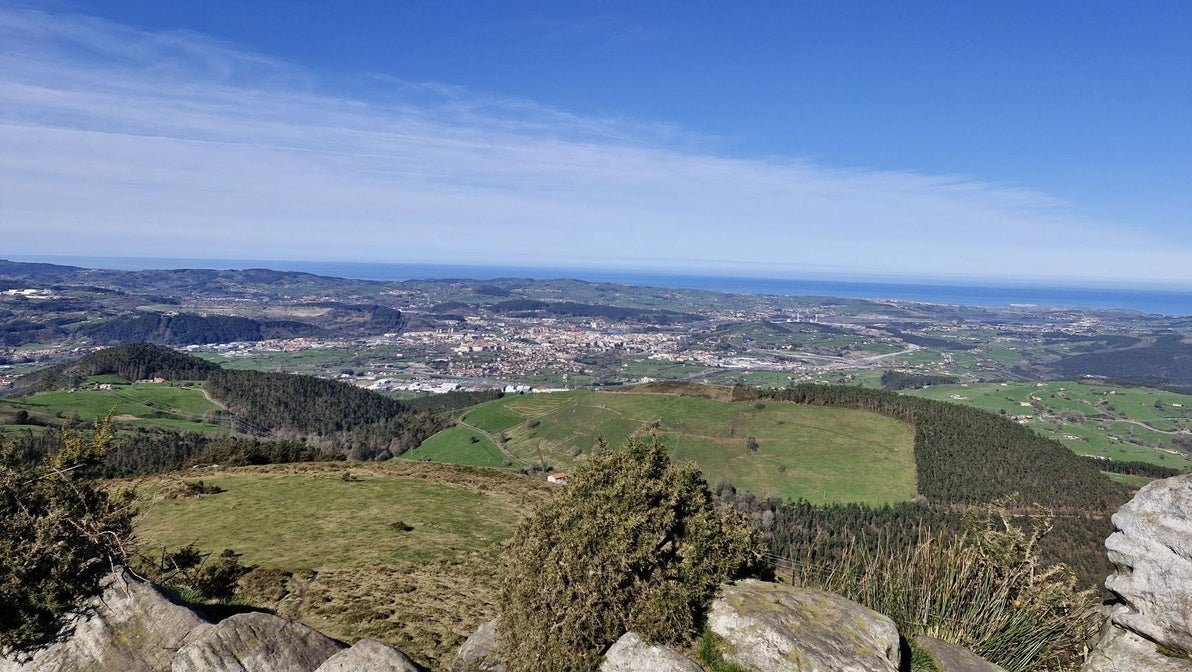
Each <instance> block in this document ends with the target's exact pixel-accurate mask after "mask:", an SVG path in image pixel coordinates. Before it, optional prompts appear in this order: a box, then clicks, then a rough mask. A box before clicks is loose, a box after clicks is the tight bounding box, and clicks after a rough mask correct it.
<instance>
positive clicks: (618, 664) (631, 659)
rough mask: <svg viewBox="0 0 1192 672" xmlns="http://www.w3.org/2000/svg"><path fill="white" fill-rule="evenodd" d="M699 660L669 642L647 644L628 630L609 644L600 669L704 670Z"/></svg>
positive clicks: (622, 671) (625, 671) (632, 671)
mask: <svg viewBox="0 0 1192 672" xmlns="http://www.w3.org/2000/svg"><path fill="white" fill-rule="evenodd" d="M703 669H704V668H702V667H700V666H699V664H698V663H696V662H695V661H693V660H691V659H690V658H688V657H687V656H684V655H683V654H681V653H679V652H678V651H675V650H674V649H672V648H670V647H668V646H662V645H659V644H647V643H646V642H645V641H643V640H642V638H641V637H639V636H638V635H637V633H634V632H627V633H625V634H624V635H622V636H621V638H620V639H618V640H617V641H616V642H614V643H613V645H612V646H611V647H609V649H608V651H606V652H605V654H604V660H603V661H602V662H601V663H600V672H703Z"/></svg>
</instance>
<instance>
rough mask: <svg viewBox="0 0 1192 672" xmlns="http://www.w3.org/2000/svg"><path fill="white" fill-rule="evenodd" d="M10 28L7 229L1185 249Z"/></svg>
mask: <svg viewBox="0 0 1192 672" xmlns="http://www.w3.org/2000/svg"><path fill="white" fill-rule="evenodd" d="M0 43H2V44H4V49H3V51H2V52H0V227H2V228H3V229H4V232H5V235H6V239H7V240H6V245H5V247H6V248H8V249H10V250H12V253H24V254H64V255H70V254H88V255H98V254H110V255H121V256H132V255H146V256H175V257H177V256H188V257H204V256H206V257H218V258H273V259H326V260H344V261H351V260H362V261H438V262H457V263H484V264H502V263H506V264H540V265H546V266H560V265H565V264H577V265H586V266H610V267H611V266H616V267H630V268H651V269H657V270H693V269H705V270H717V271H732V272H749V271H750V270H757V271H759V272H762V271H761V269H764V272H765V273H771V274H773V273H783V274H791V275H798V274H799V273H800V272H806V271H807V270H808V269H818V270H824V269H828V270H835V271H838V272H839V273H857V274H902V275H913V276H920V277H927V276H935V277H944V276H974V277H980V276H986V277H1003V278H1012V277H1015V276H1021V277H1052V278H1071V279H1087V278H1101V279H1114V278H1130V279H1135V280H1177V281H1192V268H1189V267H1188V265H1187V264H1184V263H1181V261H1180V260H1181V259H1183V260H1186V259H1187V258H1188V257H1187V255H1188V253H1189V250H1187V249H1178V248H1174V249H1173V248H1172V247H1171V246H1170V245H1168V246H1164V245H1161V244H1158V243H1156V242H1152V241H1148V240H1146V239H1144V238H1141V237H1138V236H1132V237H1130V238H1127V237H1125V236H1124V235H1121V234H1118V233H1115V230H1116V229H1115V227H1111V226H1107V225H1104V224H1099V223H1096V222H1090V221H1083V220H1081V219H1080V218H1078V217H1076V216H1075V215H1074V214H1073V213H1072V211H1071V210H1070V208H1069V207H1068V206H1067V205H1066V204H1064V203H1062V202H1059V201H1057V200H1056V199H1054V198H1050V197H1048V196H1046V195H1043V194H1039V193H1035V192H1032V191H1029V190H1025V189H1015V188H1008V187H1004V186H998V185H992V184H986V183H982V182H979V181H973V180H968V179H963V178H956V177H949V176H938V175H925V174H919V173H915V172H889V171H873V170H863V169H841V168H830V167H825V166H822V165H817V164H815V163H811V162H807V161H800V160H793V159H791V160H787V159H780V158H764V159H762V158H742V157H733V156H728V155H725V154H723V153H719V152H717V151H716V150H715V146H716V143H715V142H714V141H711V140H708V139H706V138H701V137H699V136H698V135H697V134H694V133H686V132H684V131H683V130H682V129H677V128H673V127H668V126H659V125H648V124H637V123H633V122H632V121H631V120H629V121H627V120H609V119H591V118H585V117H581V116H577V115H572V114H568V113H566V112H564V111H559V110H554V109H550V108H547V107H544V106H541V105H536V104H534V103H532V102H530V101H519V100H506V99H495V98H492V97H483V96H477V95H473V94H471V93H469V92H468V91H466V90H462V89H460V88H457V87H451V86H445V85H442V84H434V83H429V84H428V83H411V82H403V81H397V80H390V79H388V78H385V77H381V76H361V77H360V78H357V79H354V80H353V81H351V82H327V81H323V80H321V79H320V77H319V76H317V75H316V74H314V73H310V72H306V71H303V70H301V69H299V68H296V67H293V66H290V65H288V64H286V63H282V62H279V61H276V60H274V59H270V58H268V57H265V56H262V55H259V54H253V53H246V52H244V51H243V50H240V49H236V48H232V47H229V46H228V45H225V44H222V43H219V42H217V41H214V40H211V39H208V38H205V37H203V36H199V35H193V34H186V33H146V32H143V31H138V30H134V29H131V28H128V27H124V26H119V25H115V24H112V23H108V22H105V21H101V20H98V19H93V18H88V17H81V16H63V15H52V14H47V13H43V12H37V11H20V10H11V9H10V10H3V9H0ZM345 92H351V93H345ZM1181 273H1182V274H1183V275H1182V276H1179V274H1181ZM1177 276H1179V277H1177Z"/></svg>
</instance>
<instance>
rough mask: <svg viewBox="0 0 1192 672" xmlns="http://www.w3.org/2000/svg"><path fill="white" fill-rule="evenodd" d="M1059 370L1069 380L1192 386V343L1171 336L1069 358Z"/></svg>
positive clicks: (1058, 367) (1180, 337)
mask: <svg viewBox="0 0 1192 672" xmlns="http://www.w3.org/2000/svg"><path fill="white" fill-rule="evenodd" d="M1055 369H1056V370H1057V371H1058V372H1059V373H1060V375H1062V376H1063V377H1065V378H1077V377H1080V376H1101V377H1103V378H1110V379H1113V380H1126V381H1131V382H1135V383H1142V384H1148V385H1175V386H1192V339H1189V338H1187V337H1185V336H1183V335H1180V334H1167V335H1163V336H1159V337H1158V338H1156V339H1154V341H1152V342H1150V343H1147V344H1144V345H1135V346H1133V347H1127V348H1123V349H1118V350H1110V351H1107V352H1090V353H1087V354H1081V355H1075V356H1072V357H1065V358H1064V359H1061V360H1060V361H1059V362H1057V363H1056V364H1055Z"/></svg>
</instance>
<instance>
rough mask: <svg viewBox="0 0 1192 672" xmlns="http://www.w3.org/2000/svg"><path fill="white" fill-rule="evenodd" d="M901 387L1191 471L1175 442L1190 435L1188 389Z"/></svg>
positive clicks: (1070, 440)
mask: <svg viewBox="0 0 1192 672" xmlns="http://www.w3.org/2000/svg"><path fill="white" fill-rule="evenodd" d="M907 393H908V394H914V395H918V396H922V397H927V398H929V399H937V400H940V401H948V402H952V403H956V404H964V405H968V406H975V407H977V408H983V409H985V410H987V411H991V412H993V413H1002V414H1004V415H1008V416H1030V418H1029V420H1027V426H1028V427H1030V428H1031V429H1034V430H1035V431H1036V432H1038V433H1040V434H1042V435H1043V436H1046V437H1049V438H1053V439H1056V440H1057V441H1060V442H1061V443H1063V444H1065V445H1067V446H1068V447H1069V448H1071V449H1072V450H1073V452H1076V453H1079V454H1081V455H1100V456H1104V457H1109V458H1113V459H1115V460H1133V461H1140V462H1150V463H1153V464H1159V465H1163V466H1166V467H1172V468H1176V469H1181V470H1183V471H1192V460H1190V459H1189V458H1187V457H1186V456H1185V455H1183V454H1181V451H1180V446H1179V445H1178V444H1177V441H1179V440H1181V439H1182V440H1185V441H1188V440H1192V395H1186V394H1177V393H1174V392H1166V391H1163V390H1154V389H1148V388H1129V387H1111V386H1106V385H1098V384H1087V383H1082V382H1077V381H1053V382H1048V383H967V384H957V385H936V386H933V387H929V388H926V389H921V390H908V391H907Z"/></svg>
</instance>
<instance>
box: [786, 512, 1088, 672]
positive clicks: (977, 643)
mask: <svg viewBox="0 0 1192 672" xmlns="http://www.w3.org/2000/svg"><path fill="white" fill-rule="evenodd" d="M1007 503H1008V501H1006V500H1003V501H1002V502H999V503H997V504H994V505H991V506H990V507H989V508H988V509H984V510H981V512H980V513H975V512H977V511H978V510H977V509H974V510H972V511H970V513H969V515H968V516H967V520H966V522H967V525H966V528H967V529H966V531H965V532H964V533H963V534H959V535H956V534H949V533H944V532H941V533H938V534H936V535H923V536H921V537H920V540H919V542H918V543H917V544H916V545H915V546H913V547H912V548H909V549H908V548H904V547H894V546H893V545H891V544H889V543H880V544H877V546H876V550H867V549H866V548H865V547H864V546H862V545H860V544H856V543H854V544H853V545H852V546H851V547H849V548H848V549H847V550H846V551H845V552H844V553H843V554H842V555H841V556H840V558H839V559H838V560H836V561H835V562H833V563H830V564H829V565H826V566H823V565H821V566H818V567H817V566H815V565H814V564H811V563H805V564H803V565H801V567H800V568H799V569H800V570H801V573H802V576H801V578H800V580H801V581H802V582H803V583H805V584H807V585H812V586H815V587H817V588H822V589H824V590H828V591H831V592H836V593H840V594H842V595H845V596H846V597H849V598H850V599H853V600H856V601H857V602H860V603H861V604H864V605H865V606H867V607H869V608H871V609H873V610H875V611H878V612H881V613H883V614H886V615H887V616H889V617H890V618H892V619H894V621H895V622H896V623H897V624H898V628H899V631H900V632H901V633H902V634H903V635H905V636H908V637H909V636H911V635H916V634H926V635H931V636H934V637H938V638H939V639H942V640H945V641H949V642H952V643H955V644H959V645H961V646H964V647H967V648H969V649H971V650H972V651H974V652H976V653H977V654H978V655H980V656H982V657H984V658H985V659H987V660H989V661H990V662H992V663H996V664H998V665H1001V666H1002V667H1004V668H1006V670H1008V671H1009V672H1023V671H1025V670H1040V671H1043V670H1068V669H1076V668H1077V667H1079V666H1080V662H1081V661H1082V659H1083V650H1084V647H1085V645H1086V644H1087V643H1088V642H1089V641H1090V639H1091V638H1092V637H1093V635H1094V634H1095V633H1096V632H1097V629H1098V628H1099V627H1100V626H1101V621H1102V616H1101V613H1100V602H1099V600H1098V599H1097V595H1096V593H1095V592H1094V591H1092V590H1079V589H1078V588H1077V581H1076V577H1075V575H1073V574H1072V573H1071V572H1070V571H1068V569H1067V568H1066V567H1064V566H1063V565H1054V566H1050V567H1045V566H1044V565H1043V564H1042V562H1041V561H1040V560H1039V557H1038V554H1037V553H1038V544H1039V540H1040V539H1041V538H1042V537H1043V536H1044V535H1045V534H1046V533H1047V531H1048V530H1049V529H1050V526H1051V521H1052V516H1051V514H1050V512H1047V511H1043V512H1041V513H1039V514H1038V515H1037V517H1036V518H1035V520H1034V523H1033V525H1032V526H1031V528H1030V529H1029V530H1024V529H1022V528H1020V527H1018V526H1017V525H1015V524H1014V523H1013V522H1012V520H1011V516H1010V514H1009V512H1008V510H1007V508H1006V505H1007Z"/></svg>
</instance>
